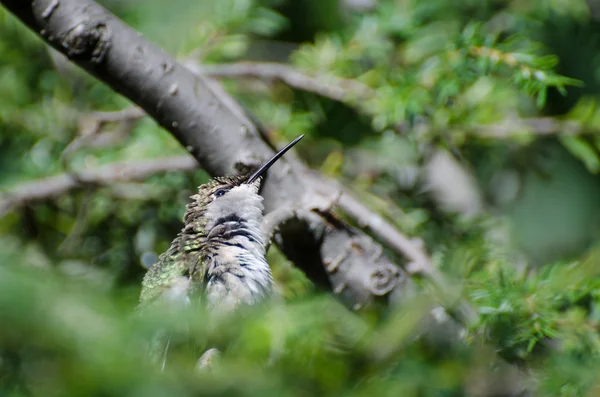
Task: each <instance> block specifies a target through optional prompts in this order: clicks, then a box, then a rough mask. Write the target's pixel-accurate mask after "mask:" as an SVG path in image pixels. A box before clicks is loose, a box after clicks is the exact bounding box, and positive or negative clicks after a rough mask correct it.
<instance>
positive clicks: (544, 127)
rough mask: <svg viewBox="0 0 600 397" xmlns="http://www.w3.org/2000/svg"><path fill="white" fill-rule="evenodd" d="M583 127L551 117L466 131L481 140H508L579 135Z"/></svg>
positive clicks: (513, 121) (512, 121)
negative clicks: (520, 136)
mask: <svg viewBox="0 0 600 397" xmlns="http://www.w3.org/2000/svg"><path fill="white" fill-rule="evenodd" d="M585 127H586V126H585V125H584V124H582V123H579V122H577V121H572V120H565V121H562V120H557V119H555V118H552V117H534V118H526V119H523V118H514V119H506V120H503V121H501V122H498V123H492V124H481V125H472V126H468V127H467V129H468V131H471V132H472V133H473V134H474V135H476V136H479V137H482V138H496V139H509V138H514V137H516V136H518V135H523V134H533V135H540V136H546V135H557V134H563V135H579V134H582V133H583V132H584V130H585Z"/></svg>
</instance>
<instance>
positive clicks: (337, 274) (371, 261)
mask: <svg viewBox="0 0 600 397" xmlns="http://www.w3.org/2000/svg"><path fill="white" fill-rule="evenodd" d="M0 2H1V3H2V4H3V5H4V6H5V7H6V8H7V9H8V10H10V11H11V12H12V13H14V14H15V15H16V16H17V17H18V18H20V19H21V20H22V21H23V22H24V23H25V24H26V25H27V26H29V27H30V28H31V29H32V30H34V31H35V32H37V33H38V34H39V35H40V36H41V37H42V38H43V39H44V40H45V41H46V42H48V43H49V44H50V45H52V46H53V47H54V48H56V49H57V50H58V51H60V52H62V53H63V54H64V55H66V56H67V57H68V58H69V59H70V60H71V61H73V62H75V63H77V64H78V65H79V66H81V67H82V68H83V69H85V70H86V71H88V72H89V73H91V74H93V75H95V76H96V77H97V78H99V79H100V80H102V81H104V82H105V83H106V84H108V85H109V86H110V87H111V88H113V89H114V90H115V91H117V92H119V93H121V94H122V95H124V96H126V97H127V98H129V99H130V100H132V101H133V102H134V103H136V104H137V105H138V106H139V107H140V108H141V109H143V111H144V112H146V113H147V114H148V115H149V116H151V117H152V118H153V119H154V120H156V121H157V122H158V123H159V124H160V125H161V126H163V127H164V128H165V129H167V130H169V131H170V132H171V133H172V134H173V135H174V137H175V138H176V139H178V140H179V142H180V143H181V144H182V145H183V146H184V147H185V148H186V149H187V150H188V151H189V152H190V153H191V154H192V155H193V156H194V157H195V158H196V160H197V161H198V163H199V164H200V165H201V166H202V167H203V168H204V169H205V170H207V172H209V173H210V174H212V175H226V174H232V173H235V172H238V171H240V170H241V169H247V168H251V167H254V166H256V165H258V164H259V163H260V162H261V161H262V160H263V159H265V158H267V157H269V156H271V155H272V149H271V148H270V147H269V145H268V144H267V143H266V142H264V141H263V140H262V139H261V137H260V135H259V133H258V131H257V129H256V127H255V126H254V125H253V124H252V123H251V122H250V120H249V119H248V118H247V117H246V115H245V113H244V111H243V110H242V109H241V107H240V106H239V105H238V104H237V103H236V102H235V100H233V99H232V98H231V97H230V96H229V95H228V94H227V93H226V92H225V91H224V90H223V89H222V88H221V87H220V85H219V84H217V83H216V82H214V81H212V80H209V79H207V78H206V77H203V76H201V75H196V74H195V73H193V72H192V71H190V70H189V69H187V68H186V67H184V66H182V65H181V64H179V63H177V62H176V61H175V60H174V59H173V58H172V57H171V56H169V55H168V54H166V53H165V52H164V51H162V50H160V49H159V48H157V47H156V46H154V45H153V44H151V43H149V42H148V41H146V40H145V39H144V38H143V37H141V36H140V35H139V34H138V33H137V32H135V31H134V30H133V29H131V28H130V27H128V26H127V25H125V24H124V23H123V22H121V21H120V20H119V19H117V18H116V17H114V16H113V15H112V14H110V13H109V12H107V11H106V10H105V9H104V8H102V7H101V6H99V5H97V4H95V3H94V2H92V1H90V0H35V1H32V0H28V1H25V0H1V1H0ZM295 77H296V78H297V76H295ZM288 82H289V81H288ZM136 112H138V113H136ZM140 114H141V112H139V111H134V114H133V116H132V117H134V118H136V117H139V116H140ZM121 117H122V115H121ZM160 161H161V162H162V161H164V160H160ZM176 161H182V160H181V159H178V160H176ZM186 161H187V162H186ZM120 166H121V167H122V164H121V165H120ZM178 166H179V167H181V169H187V167H190V166H191V163H190V162H189V160H183V162H182V163H181V164H179V165H178ZM174 168H177V167H174ZM123 169H124V168H121V171H120V172H123ZM125 169H126V168H125ZM112 171H115V170H112ZM154 171H155V172H158V171H157V169H154ZM98 172H99V173H98V174H95V173H93V172H92V174H88V175H87V177H88V179H89V180H91V181H97V180H101V181H103V182H106V183H107V182H109V181H111V180H113V179H110V178H108V179H103V176H102V175H104V176H106V175H105V174H104V173H103V172H104V171H98ZM136 175H139V174H136ZM83 176H84V178H83V179H82V181H83V182H84V183H85V180H86V179H85V178H86V176H85V172H84V173H83ZM113 176H114V174H113ZM121 177H122V175H121ZM55 178H56V179H55V180H46V181H44V182H42V183H44V184H45V186H46V187H48V186H53V185H54V186H55V189H54V190H53V189H50V190H49V191H48V192H47V194H48V195H52V194H56V193H57V192H58V191H60V190H62V191H65V190H68V189H71V188H73V187H74V186H76V184H77V183H81V181H77V180H74V179H73V178H72V177H70V176H68V175H66V176H65V175H61V176H58V177H55ZM319 183H320V184H322V183H323V182H319ZM32 186H33V185H30V186H26V185H25V186H21V187H20V188H18V189H17V190H16V191H17V193H19V194H20V195H19V194H16V195H12V199H11V198H10V197H11V196H10V195H9V196H8V197H9V198H8V200H9V201H8V202H12V204H14V203H15V200H17V198H18V197H21V198H22V199H24V197H25V196H27V193H29V196H28V197H29V198H28V199H32V198H33V197H32V195H31V194H30V193H31V191H32ZM56 186H59V187H60V188H59V189H58V188H56ZM36 187H39V186H36ZM325 190H327V191H324V190H323V189H322V188H318V187H317V183H316V182H315V177H314V176H313V175H312V174H311V173H310V172H308V171H307V170H306V167H305V166H303V165H302V164H301V163H300V162H299V161H297V160H295V159H293V158H288V159H287V161H286V160H282V163H281V165H280V166H279V167H274V168H273V169H272V171H270V174H269V177H268V178H267V181H266V183H265V186H264V189H263V192H262V194H263V196H264V198H265V207H266V212H267V213H270V212H273V211H276V210H280V211H281V210H282V209H286V208H297V209H298V210H299V211H300V212H302V213H306V212H307V211H308V212H310V213H312V214H313V215H311V216H310V222H306V221H304V220H302V219H299V220H294V219H291V220H290V219H287V218H284V220H283V221H282V223H281V224H280V225H278V226H279V227H278V230H279V233H278V238H277V239H276V243H277V244H278V246H279V247H280V249H281V250H282V252H283V253H284V254H285V255H286V256H287V257H288V258H289V259H290V260H292V261H293V262H294V263H295V265H297V266H298V267H299V268H300V269H302V270H304V271H305V272H306V274H307V275H308V276H309V277H311V278H312V279H313V281H315V282H316V283H317V284H321V285H326V286H327V287H329V288H331V290H333V291H334V292H335V293H336V294H338V295H339V296H340V297H341V298H342V300H343V301H345V302H346V303H347V304H348V306H349V307H353V308H358V307H362V306H365V305H369V304H371V303H372V302H373V301H375V300H377V299H381V298H382V297H384V296H385V297H389V296H397V295H398V294H400V295H402V290H403V289H404V286H405V284H406V283H407V282H408V281H407V279H406V277H403V276H402V273H403V272H402V270H401V269H400V268H399V267H398V266H396V265H395V264H393V262H392V261H391V260H390V259H389V258H388V257H387V256H386V255H385V254H383V253H382V252H383V250H382V248H381V246H380V245H378V244H377V243H375V242H374V241H373V240H372V239H371V238H370V237H368V236H367V235H365V234H364V233H363V232H361V231H359V230H356V229H354V228H351V227H349V226H348V225H346V224H344V223H343V222H341V221H339V220H338V219H337V218H336V217H335V215H334V214H333V213H332V211H331V207H332V206H333V205H332V204H334V203H335V197H337V196H338V194H337V193H335V194H334V195H333V196H332V195H331V194H330V193H332V192H334V191H337V189H336V188H335V187H330V188H329V189H325ZM14 192H15V191H13V193H14ZM40 192H41V191H40ZM52 192H54V193H52ZM342 197H344V196H342ZM346 197H347V196H346ZM11 200H12V201H11ZM344 203H346V205H344ZM340 204H342V205H344V206H345V207H346V210H348V212H349V213H350V214H353V215H354V216H356V217H360V216H363V217H366V216H371V214H370V213H368V212H364V211H362V212H361V211H357V210H356V207H355V206H354V207H353V206H352V205H351V204H356V203H355V202H351V201H350V202H349V201H348V199H345V201H344V200H342V201H341V203H340ZM353 208H354V210H353ZM367 214H368V215H367ZM363 223H367V224H371V225H373V222H372V221H371V220H367V219H363ZM378 229H379V230H385V232H383V233H381V234H382V236H383V235H386V236H388V234H387V233H388V232H389V231H391V230H395V229H385V228H384V229H381V227H379V228H378V227H374V230H378ZM316 231H318V233H317V232H316ZM393 235H394V234H392V235H389V236H393ZM395 235H396V237H398V236H401V238H400V239H399V240H398V241H401V242H402V243H401V245H398V246H397V248H399V249H400V250H401V251H402V252H404V253H407V252H409V251H411V248H410V247H411V245H410V241H409V240H408V239H406V238H405V237H404V236H402V235H401V234H399V233H398V232H397V231H396V234H395ZM388 238H389V239H391V238H392V237H388ZM386 241H387V240H386ZM388 242H389V241H388ZM407 244H408V245H407ZM413 248H414V247H413ZM421 253H424V251H423V250H422V249H421V248H419V249H418V250H417V251H415V250H413V253H412V254H410V253H409V254H408V255H407V256H409V257H411V256H412V257H413V258H412V259H413V260H414V258H420V259H419V260H421V261H422V263H423V266H431V263H430V262H428V259H427V256H426V255H424V254H423V255H421ZM392 292H394V293H392Z"/></svg>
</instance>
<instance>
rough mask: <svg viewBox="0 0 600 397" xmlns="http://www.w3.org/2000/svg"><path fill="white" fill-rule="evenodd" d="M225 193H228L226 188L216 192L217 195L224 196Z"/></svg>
mask: <svg viewBox="0 0 600 397" xmlns="http://www.w3.org/2000/svg"><path fill="white" fill-rule="evenodd" d="M225 193H227V190H225V189H219V190H217V191H216V192H215V197H221V196H224V195H225Z"/></svg>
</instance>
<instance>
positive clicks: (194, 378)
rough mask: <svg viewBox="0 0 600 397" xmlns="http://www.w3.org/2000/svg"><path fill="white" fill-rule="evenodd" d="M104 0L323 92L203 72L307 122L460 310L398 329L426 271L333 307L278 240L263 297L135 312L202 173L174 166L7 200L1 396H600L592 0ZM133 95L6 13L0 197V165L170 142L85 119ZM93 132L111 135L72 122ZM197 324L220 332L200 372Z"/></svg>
mask: <svg viewBox="0 0 600 397" xmlns="http://www.w3.org/2000/svg"><path fill="white" fill-rule="evenodd" d="M101 3H102V4H103V5H104V6H106V7H107V8H109V9H110V10H111V11H112V12H114V13H115V14H117V15H119V16H120V17H121V18H123V19H125V20H126V21H127V22H128V23H130V24H131V25H132V26H133V27H135V28H136V29H138V30H140V31H141V32H142V33H143V34H144V35H145V36H147V37H148V38H149V39H150V40H152V41H154V42H156V43H157V44H159V45H161V46H163V47H165V49H166V50H167V51H169V52H170V53H172V54H174V55H177V56H178V57H179V58H180V59H182V60H187V61H190V60H192V61H196V62H199V63H202V64H203V65H205V66H211V65H212V66H214V67H215V68H216V69H217V70H218V65H221V64H224V63H233V62H240V61H270V62H278V63H285V64H286V65H288V66H289V67H290V68H293V70H295V71H297V72H300V73H302V74H303V75H305V76H308V77H310V78H311V79H313V80H314V81H315V82H317V83H318V85H319V86H320V87H326V88H327V87H329V88H330V91H328V92H333V91H331V90H333V89H335V90H336V91H335V94H332V95H329V96H328V95H326V94H324V92H315V90H314V89H311V88H310V87H304V88H303V89H302V88H301V87H294V86H292V85H290V84H289V82H286V81H282V79H272V78H270V79H264V78H252V77H247V76H246V77H244V78H242V77H227V78H223V79H222V81H223V83H224V85H225V86H226V88H227V89H228V90H229V91H230V92H231V93H232V94H233V95H234V96H235V97H236V98H237V99H238V100H239V101H240V102H241V103H242V104H243V105H244V106H245V107H246V108H247V109H248V111H249V112H250V113H251V114H252V115H254V117H255V118H256V119H257V120H260V122H261V123H262V124H264V126H265V127H266V129H267V130H268V131H269V134H270V135H271V136H272V137H273V141H274V142H276V143H278V144H280V143H282V142H287V141H290V140H291V139H293V138H295V137H296V136H297V135H299V134H301V133H305V134H307V137H306V138H305V140H304V141H303V143H302V145H299V146H298V152H299V154H300V156H301V157H302V158H303V159H304V160H305V161H306V162H307V163H308V164H309V165H310V166H311V167H313V168H315V169H319V170H320V171H321V172H323V173H325V174H327V175H330V176H333V177H335V178H337V179H339V180H340V181H342V182H343V183H344V184H345V185H346V186H348V187H350V188H351V190H352V191H353V192H354V193H355V194H356V195H357V196H358V197H360V199H361V200H362V202H363V203H364V204H365V205H366V206H368V207H370V208H372V209H374V210H376V211H377V212H378V213H380V214H381V215H382V216H383V217H385V219H386V220H388V221H389V222H391V223H392V224H393V225H395V226H396V227H398V228H399V230H401V231H402V232H403V233H404V234H406V235H409V236H411V237H415V238H421V239H422V240H423V241H424V244H425V247H426V249H427V251H428V252H429V253H430V254H431V256H432V258H433V260H434V263H435V265H436V266H437V267H438V268H439V269H440V270H441V271H442V272H443V273H445V274H447V275H448V276H449V277H451V279H452V280H453V281H454V282H455V284H456V285H457V286H458V287H457V288H456V291H458V293H459V295H460V297H461V298H462V299H464V301H466V302H467V303H468V304H469V305H471V306H472V307H473V308H474V309H475V311H476V312H477V314H478V318H477V320H476V321H474V322H473V323H469V324H463V325H464V326H465V330H464V335H463V336H464V337H463V338H461V339H459V340H449V339H448V338H447V337H444V336H437V337H418V336H419V334H420V331H421V330H422V329H423V323H424V322H425V321H426V318H428V316H429V314H430V312H431V310H432V308H433V307H435V306H436V305H438V304H441V305H442V306H445V307H447V308H448V309H449V312H453V309H455V302H456V299H450V298H445V297H444V296H445V295H443V294H439V293H436V291H435V288H433V287H431V285H430V283H428V282H427V280H426V279H420V280H417V281H418V284H419V287H420V288H419V291H418V292H417V293H415V296H414V297H410V298H406V299H405V301H403V302H402V303H401V304H399V305H397V306H394V307H389V308H387V310H385V311H384V312H383V313H381V312H376V311H375V310H372V311H371V310H369V309H365V310H364V311H361V312H359V313H353V312H351V311H349V310H347V309H346V308H344V307H343V306H342V305H341V304H340V303H339V302H337V301H336V299H335V298H333V297H332V296H330V294H328V293H326V292H324V291H320V290H319V289H318V288H316V287H315V286H313V285H312V284H311V282H310V281H309V280H308V279H307V278H306V277H305V276H304V275H303V274H302V273H301V272H300V271H299V270H297V269H295V268H293V266H292V264H290V263H289V262H287V261H286V260H285V258H284V257H283V256H282V255H281V253H280V252H278V251H277V249H276V247H274V246H273V247H271V249H270V252H269V262H270V264H271V265H272V267H273V271H274V276H275V278H276V280H277V282H278V284H279V286H280V287H281V289H282V292H283V295H284V297H285V305H284V307H283V308H281V307H278V306H265V307H257V308H254V309H252V311H251V312H248V313H243V314H242V315H239V316H235V317H233V318H232V317H226V318H222V319H220V320H218V321H217V322H214V321H212V322H208V321H204V320H205V318H206V316H205V314H204V313H202V312H198V311H194V312H189V311H185V310H182V311H181V312H176V313H173V312H168V313H161V314H160V316H157V317H156V318H154V317H152V318H139V317H138V316H136V315H135V307H136V304H137V298H138V295H139V287H140V281H141V278H142V276H143V274H144V271H145V268H144V266H148V265H149V264H152V263H153V261H154V260H155V259H156V257H157V255H158V254H160V253H162V252H163V251H164V250H165V249H166V248H167V247H168V245H169V243H170V242H171V240H172V238H173V237H174V236H175V235H176V233H177V232H178V231H179V230H180V228H181V216H182V214H183V212H184V208H185V204H186V203H187V200H188V197H189V196H190V195H191V194H193V193H194V191H195V189H196V187H197V186H198V185H199V184H201V183H204V182H206V181H207V180H208V175H207V174H206V173H205V172H204V171H202V170H196V171H190V172H181V171H171V172H167V173H163V174H159V175H153V176H151V177H149V178H147V179H145V180H144V181H141V182H140V181H138V182H119V183H114V184H110V185H107V186H92V185H89V186H84V187H82V188H80V189H76V190H74V191H69V192H67V193H64V194H61V195H59V196H58V197H48V198H47V199H45V200H42V201H36V202H32V203H27V204H26V205H23V206H19V207H16V208H12V209H11V211H9V212H7V213H5V214H2V215H1V217H0V396H11V397H17V396H29V395H32V396H142V395H143V396H164V395H178V396H192V395H215V396H216V395H240V396H263V395H274V396H312V395H331V396H338V395H348V396H370V395H401V396H413V395H414V396H463V395H468V396H478V395H495V394H493V392H494V391H498V390H501V389H502V390H505V388H506V386H507V384H511V383H517V382H521V381H520V380H519V379H525V380H524V381H522V383H523V384H525V385H526V386H528V387H529V388H530V389H532V390H537V392H536V393H537V394H536V395H543V396H562V397H567V396H569V397H570V396H594V395H598V394H599V393H600V383H599V382H598V379H597V373H598V371H599V370H600V338H599V336H598V327H599V321H600V317H599V311H598V310H599V309H598V303H599V302H600V294H599V292H598V291H600V251H598V248H594V247H596V246H597V241H598V231H599V230H600V229H599V228H598V224H600V223H599V222H598V221H599V220H600V206H599V203H600V183H599V182H600V180H599V179H598V173H599V172H600V138H599V135H598V132H599V131H600V109H598V106H597V101H598V90H597V88H598V87H599V86H600V82H599V81H598V76H600V74H599V72H600V63H599V62H598V59H597V56H596V54H597V53H598V49H600V48H599V46H600V44H599V43H600V42H599V41H598V37H599V34H600V19H598V18H600V17H599V16H598V15H596V14H595V13H594V8H593V6H592V5H591V3H592V2H585V1H584V0H553V1H538V0H531V1H515V2H509V1H504V0H460V1H456V0H454V1H452V0H428V1H419V0H379V1H364V2H360V1H355V2H353V1H342V0H310V1H304V2H295V1H293V0H218V1H208V0H207V1H201V2H197V1H192V0H172V1H169V2H164V1H155V0H154V1H145V2H134V1H109V0H105V1H103V2H101ZM354 3H363V4H366V5H369V7H366V8H361V7H352V6H351V4H354ZM338 94H339V95H338ZM130 106H131V104H130V103H128V102H127V101H126V100H125V99H123V98H122V97H120V96H119V95H117V94H116V93H114V92H112V91H111V90H110V89H109V88H108V87H106V86H104V85H103V84H101V83H99V82H97V81H96V80H95V79H93V78H92V77H90V76H88V75H86V74H85V73H83V72H82V71H80V70H78V69H77V68H76V67H74V66H73V65H71V64H69V63H68V62H67V61H65V60H64V59H63V58H62V57H61V56H59V55H57V54H56V53H55V52H54V51H53V50H50V49H49V48H48V47H47V46H46V45H45V44H44V43H43V42H42V41H41V40H40V39H39V38H38V37H36V36H35V35H34V34H33V33H32V32H30V31H28V30H27V29H26V28H25V27H24V26H22V25H21V24H20V22H18V21H17V20H16V19H15V18H14V17H13V16H12V15H10V14H9V13H8V12H6V11H4V10H3V9H0V211H1V209H2V206H1V202H2V199H3V198H6V197H9V194H10V191H11V189H13V188H14V187H15V186H18V185H19V184H20V183H24V182H27V181H33V180H38V179H40V178H43V177H48V176H52V175H56V174H58V173H62V172H71V171H77V170H81V169H86V168H95V167H98V166H101V165H105V164H111V163H113V162H117V161H123V160H136V159H138V160H139V159H151V158H158V157H162V156H169V155H183V154H185V153H186V151H185V149H184V148H181V147H180V146H179V144H178V143H177V142H176V141H175V139H174V138H173V137H171V136H170V135H169V134H168V133H167V132H165V131H163V130H161V129H160V128H159V127H158V126H157V125H155V124H154V123H153V122H152V121H150V120H148V119H142V120H139V121H131V120H130V121H127V122H123V121H113V122H107V123H101V124H97V123H98V121H97V118H98V113H97V112H108V111H118V110H121V109H125V108H129V107H130ZM97 127H99V128H97ZM89 131H93V133H94V134H95V136H99V135H103V136H104V137H107V140H106V141H105V142H104V143H102V142H100V141H98V140H96V141H94V139H92V138H93V137H92V138H90V137H89V136H88V137H87V138H84V141H82V140H81V139H82V135H85V133H86V132H89ZM77 140H78V142H80V143H81V142H85V144H83V145H80V146H79V147H77V148H75V149H74V150H72V149H73V147H74V146H73V142H74V141H77ZM92 142H96V143H92ZM99 142H100V143H99ZM440 159H442V160H443V161H444V162H442V163H440V162H439V161H442V160H440ZM453 170H454V171H453ZM440 173H441V174H440ZM440 175H441V176H440ZM455 196H456V197H458V198H456V199H455ZM448 201H451V203H450V204H448ZM453 203H454V204H453ZM456 203H458V204H456ZM341 216H344V217H345V218H347V219H348V220H349V221H352V220H351V218H350V217H347V216H345V214H343V213H342V214H341ZM358 226H360V225H358ZM390 254H391V255H395V258H396V259H397V260H398V263H403V261H404V259H403V258H402V257H401V256H400V255H397V254H394V253H392V252H391V251H390ZM453 290H454V289H453ZM190 310H191V309H190ZM165 319H168V320H169V323H170V324H171V326H172V328H173V330H172V331H173V333H174V334H175V335H179V336H181V342H182V343H188V344H189V349H187V350H186V349H184V350H186V351H187V354H184V353H181V354H180V355H177V356H176V357H175V358H174V360H173V364H172V365H171V366H169V367H168V368H167V369H166V370H165V371H164V372H161V371H159V369H157V368H153V367H151V366H150V365H149V363H147V359H146V358H145V356H144V346H143V343H142V342H143V340H144V337H145V336H147V334H148V333H149V332H150V331H151V330H153V329H155V327H156V326H157V324H158V323H161V324H162V323H163V322H164V321H165ZM186 335H191V337H190V339H191V340H187V339H186V338H187V337H186ZM273 338H276V339H277V338H279V339H277V340H282V341H283V343H284V348H283V349H282V350H280V351H278V355H277V356H276V357H275V358H273V357H272V354H273V352H272V351H271V344H270V342H271V341H272V340H273ZM209 341H211V342H209ZM211 343H216V344H219V345H226V346H228V349H227V352H226V354H225V355H224V357H223V361H222V362H221V363H219V365H218V366H216V368H215V369H214V370H213V371H210V372H205V373H200V374H199V373H197V372H195V371H194V364H195V361H196V360H197V358H198V357H199V356H200V355H201V354H202V352H203V351H204V350H206V348H208V347H210V346H211ZM501 386H502V387H501ZM496 395H497V394H496Z"/></svg>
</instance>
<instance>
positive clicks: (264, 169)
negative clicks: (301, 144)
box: [245, 134, 304, 184]
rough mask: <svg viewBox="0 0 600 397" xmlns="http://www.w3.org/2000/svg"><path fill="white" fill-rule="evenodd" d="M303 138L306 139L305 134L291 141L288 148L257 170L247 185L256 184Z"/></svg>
mask: <svg viewBox="0 0 600 397" xmlns="http://www.w3.org/2000/svg"><path fill="white" fill-rule="evenodd" d="M302 138H304V134H302V135H300V136H299V137H298V138H296V139H294V140H293V141H291V142H290V143H288V144H287V146H286V147H284V148H283V149H281V150H280V151H279V152H277V154H276V155H275V156H273V157H272V158H271V159H270V160H269V161H267V162H266V163H264V164H263V165H262V166H261V167H260V168H259V169H258V170H256V171H255V172H254V174H252V175H250V177H249V178H248V180H247V181H246V182H245V183H247V184H250V183H252V182H254V181H255V180H257V179H258V178H260V177H261V176H262V175H263V174H264V173H265V172H267V170H268V169H269V168H271V166H272V165H273V164H275V162H276V161H277V160H279V159H280V158H281V156H283V155H284V154H285V152H287V151H288V150H290V149H291V148H292V146H294V145H295V144H297V143H298V141H300V139H302Z"/></svg>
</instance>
